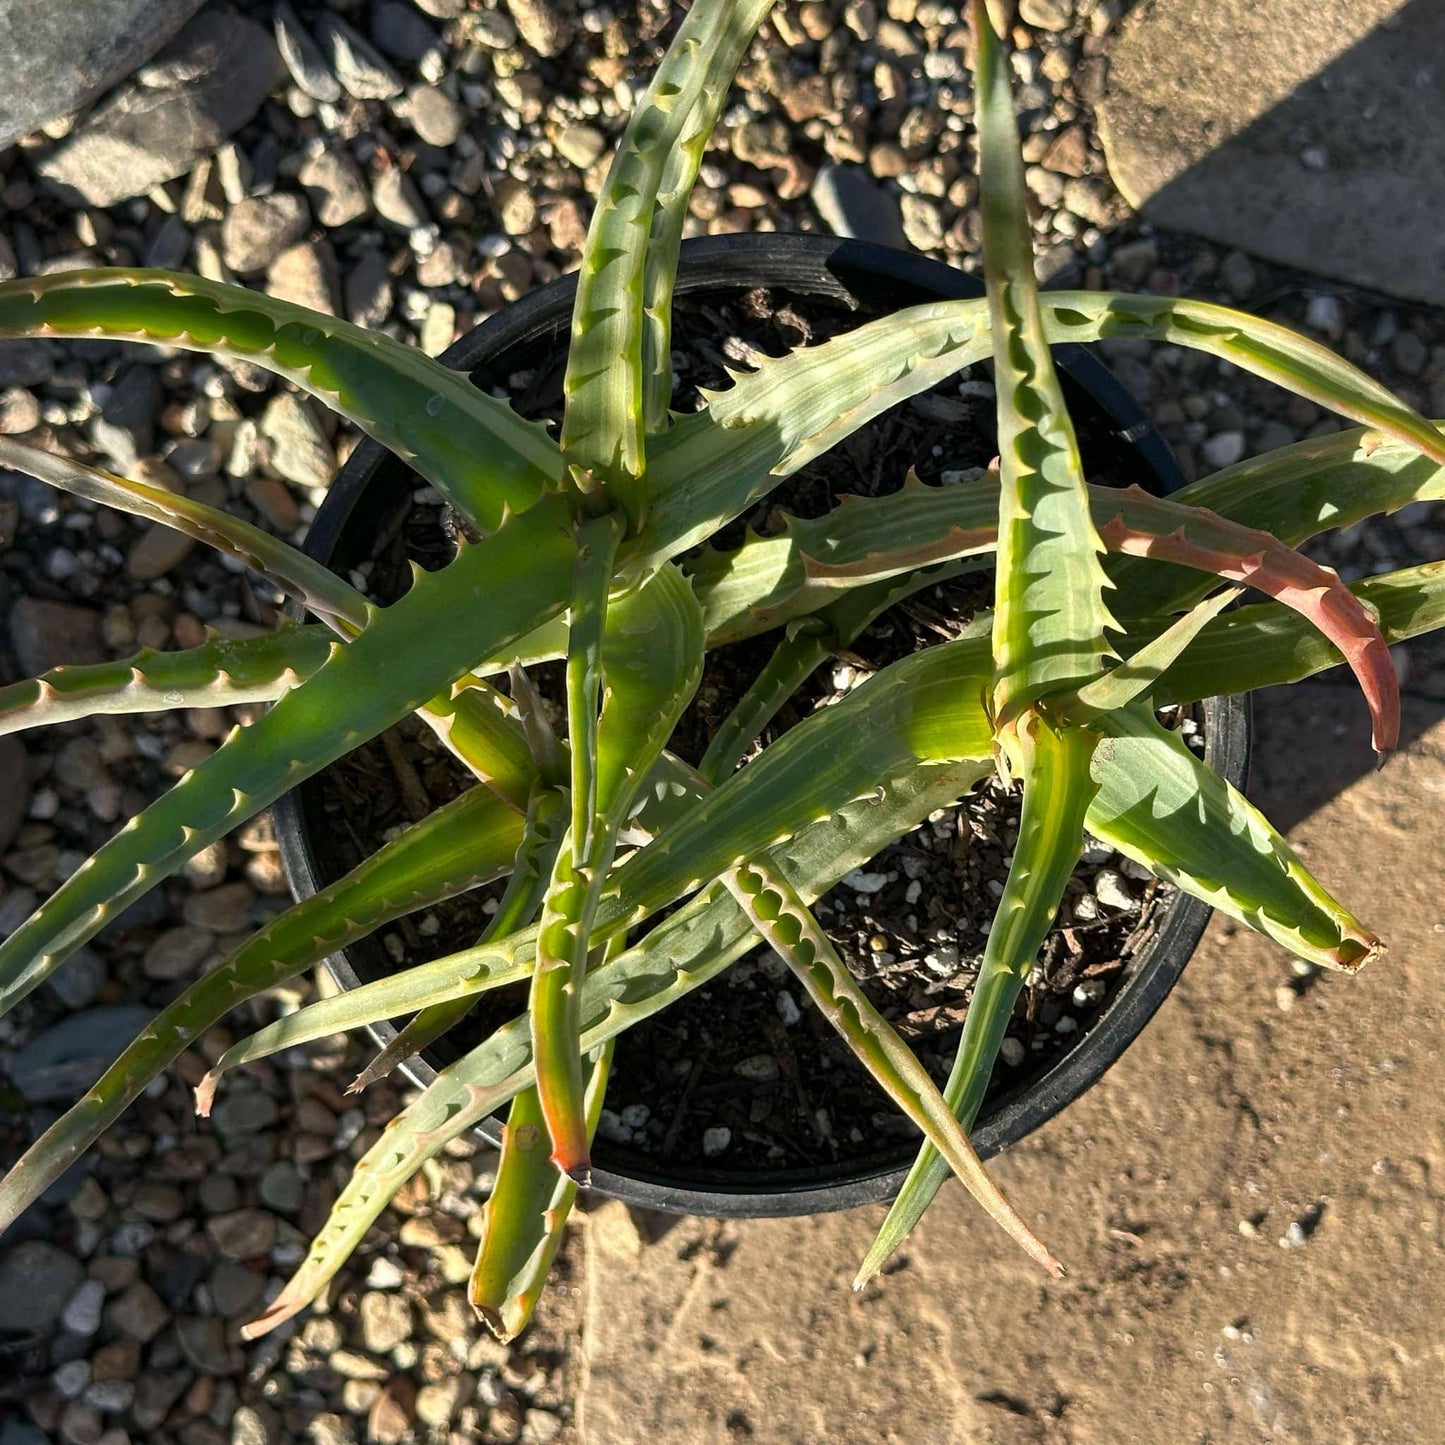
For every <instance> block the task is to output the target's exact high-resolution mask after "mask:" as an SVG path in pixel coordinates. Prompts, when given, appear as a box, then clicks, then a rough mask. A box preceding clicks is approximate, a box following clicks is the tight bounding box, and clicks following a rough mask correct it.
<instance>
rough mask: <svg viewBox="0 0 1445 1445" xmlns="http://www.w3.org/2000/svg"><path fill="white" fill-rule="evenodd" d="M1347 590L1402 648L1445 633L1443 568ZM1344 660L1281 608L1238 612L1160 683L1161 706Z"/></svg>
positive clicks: (1411, 570)
mask: <svg viewBox="0 0 1445 1445" xmlns="http://www.w3.org/2000/svg"><path fill="white" fill-rule="evenodd" d="M1350 591H1351V592H1353V593H1354V594H1355V596H1356V597H1358V598H1359V599H1360V601H1361V602H1362V603H1364V605H1365V606H1366V607H1368V608H1369V609H1370V611H1371V612H1372V613H1374V615H1375V616H1376V618H1377V619H1378V621H1379V624H1380V630H1381V632H1383V633H1384V636H1385V641H1386V642H1389V643H1396V642H1404V641H1406V640H1407V639H1408V638H1411V637H1418V636H1419V635H1420V634H1421V633H1422V632H1433V631H1435V630H1437V629H1438V628H1440V627H1442V626H1445V562H1425V563H1422V564H1421V565H1420V566H1418V567H1406V568H1403V569H1401V570H1400V571H1398V572H1387V573H1385V574H1384V575H1383V576H1379V577H1369V578H1366V579H1365V580H1364V581H1363V582H1355V583H1352V584H1351V585H1350ZM1343 660H1344V659H1343V658H1342V657H1341V655H1340V653H1339V652H1338V651H1337V650H1336V649H1335V648H1334V647H1332V646H1331V645H1330V643H1329V641H1328V640H1327V639H1326V638H1324V637H1322V636H1321V635H1320V633H1319V632H1318V631H1317V630H1316V629H1315V628H1314V627H1313V626H1312V625H1311V624H1310V623H1309V622H1307V621H1306V620H1305V619H1304V618H1303V617H1301V616H1300V614H1299V613H1297V612H1290V611H1287V610H1286V609H1285V608H1284V607H1282V606H1280V605H1279V604H1278V603H1274V602H1265V603H1260V604H1257V605H1255V606H1253V607H1241V608H1240V609H1239V610H1238V611H1236V612H1230V613H1227V614H1226V615H1225V616H1223V617H1220V618H1218V619H1217V620H1216V621H1214V622H1211V623H1210V624H1209V626H1208V627H1206V628H1205V629H1204V631H1203V632H1202V633H1201V634H1200V635H1199V638H1198V640H1197V641H1196V642H1195V643H1194V645H1193V646H1192V647H1191V648H1190V649H1189V651H1188V652H1187V653H1186V654H1185V655H1184V656H1183V657H1181V658H1180V659H1179V660H1178V661H1177V662H1175V663H1174V664H1173V665H1172V666H1171V667H1170V668H1169V670H1168V671H1167V672H1166V673H1165V674H1164V676H1163V677H1161V678H1160V679H1159V683H1158V686H1157V687H1156V688H1155V690H1154V695H1155V698H1156V700H1157V701H1158V702H1159V703H1160V704H1161V705H1163V704H1165V703H1171V702H1197V701H1198V700H1199V699H1201V698H1206V697H1215V696H1218V695H1219V694H1221V693H1225V692H1229V691H1232V690H1236V689H1237V690H1238V691H1240V692H1253V691H1254V689H1255V688H1259V687H1274V686H1277V685H1279V684H1280V683H1287V682H1299V681H1300V680H1301V679H1302V678H1306V677H1312V676H1314V674H1315V673H1317V672H1324V671H1325V670H1326V669H1327V668H1331V667H1335V666H1338V664H1339V663H1341V662H1342V661H1343Z"/></svg>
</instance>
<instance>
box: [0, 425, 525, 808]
mask: <svg viewBox="0 0 1445 1445" xmlns="http://www.w3.org/2000/svg"><path fill="white" fill-rule="evenodd" d="M0 465H6V466H11V467H15V468H17V469H18V470H20V471H23V472H28V473H29V474H30V475H31V476H35V477H39V478H40V479H41V480H42V481H45V482H49V483H50V484H51V485H52V486H57V487H60V488H61V489H62V490H64V491H67V492H71V493H73V494H74V495H76V496H80V497H85V498H87V499H88V500H90V501H93V502H98V503H100V504H101V505H103V506H108V507H114V508H116V509H117V510H118V511H122V512H128V513H130V514H131V515H132V516H138V517H147V518H149V519H150V520H152V521H156V522H161V523H163V524H164V525H166V526H168V527H174V528H175V529H176V530H177V531H180V532H184V533H185V534H186V535H187V536H188V537H194V538H195V539H196V540H197V541H199V542H204V543H205V544H206V545H207V546H210V547H214V548H215V549H216V550H217V551H218V552H221V553H222V554H224V555H225V556H228V557H232V558H234V559H235V560H236V561H238V562H240V563H241V564H242V565H243V566H246V567H250V568H251V569H252V570H253V571H256V572H259V573H260V574H261V575H262V576H263V577H265V578H267V579H268V580H269V581H270V582H272V583H273V584H274V585H275V586H277V587H279V588H280V589H281V590H282V591H283V592H285V593H287V594H288V595H290V596H292V597H296V598H299V599H300V601H301V602H303V603H304V604H305V605H306V606H307V607H309V608H310V609H311V610H312V611H313V612H314V613H316V614H317V616H319V617H321V618H323V619H325V620H326V621H328V622H329V623H330V624H331V625H332V627H334V628H335V629H336V631H337V632H338V633H339V634H340V635H341V636H342V637H346V638H351V637H354V636H356V634H357V633H358V632H360V630H361V629H362V628H363V627H364V626H365V625H366V621H367V617H368V616H369V613H370V604H369V603H368V602H367V600H366V598H365V597H364V596H363V595H362V594H361V593H360V592H358V591H357V590H356V588H354V587H353V586H351V584H350V583H348V582H345V581H343V580H342V579H341V578H340V577H337V576H336V575H335V574H334V573H332V572H331V571H329V570H328V569H327V568H326V567H323V566H322V565H321V563H319V562H317V561H315V560H313V559H312V558H310V557H308V556H306V554H305V553H304V552H300V551H298V550H297V549H296V548H295V547H291V546H288V545H287V544H286V543H285V542H282V541H280V540H278V539H277V538H275V537H273V536H271V534H270V533H269V532H265V531H263V530H262V529H261V528H260V527H255V526H252V525H251V523H249V522H243V521H242V520H241V519H240V518H239V517H233V516H231V515H230V513H228V512H223V511H221V510H219V509H218V508H215V507H208V506H206V505H205V504H204V503H203V502H195V501H192V500H191V499H190V498H189V497H184V496H181V495H179V494H177V493H175V492H168V491H166V490H165V489H164V488H162V487H152V486H147V485H146V484H145V483H143V482H133V481H128V480H127V479H126V478H124V477H117V476H112V475H111V474H110V473H109V472H103V471H101V470H99V469H98V468H96V467H90V466H86V465H84V464H83V463H81V462H76V461H72V460H71V459H70V458H68V457H61V456H55V455H53V454H51V453H50V452H43V451H38V450H37V449H35V448H34V447H26V446H21V445H20V444H19V443H17V442H12V441H9V440H8V439H6V438H4V437H0ZM419 570H420V569H418V568H415V567H413V575H414V576H415V575H416V574H417V573H418V572H419ZM421 713H422V716H423V719H424V720H425V721H426V722H427V723H428V724H429V726H431V728H432V729H433V731H434V732H436V734H437V735H438V736H439V737H440V738H441V739H442V741H443V742H444V743H446V745H447V746H448V747H449V748H450V749H451V750H452V751H453V752H454V753H455V754H456V755H457V757H458V758H460V759H461V761H462V762H463V763H465V764H466V765H467V766H468V767H470V768H471V769H472V771H473V772H475V773H476V774H477V776H478V777H479V778H481V779H482V780H483V781H484V782H486V783H489V784H490V785H491V786H492V787H494V788H495V789H496V790H497V791H498V792H500V793H501V794H502V795H503V796H504V797H506V798H508V799H510V800H511V801H512V802H513V803H514V804H515V805H516V806H517V807H518V808H519V809H521V808H524V807H525V806H526V798H527V790H528V787H529V785H530V781H531V772H532V769H531V765H530V762H529V758H528V753H527V748H526V742H525V739H524V738H523V737H522V736H521V734H520V733H519V731H518V729H517V728H516V726H515V725H514V724H513V722H512V721H511V718H510V713H509V710H508V706H507V704H506V701H505V699H503V698H502V697H501V696H500V694H498V693H497V692H496V690H495V689H494V688H492V687H491V686H490V685H488V684H487V683H485V682H483V681H482V680H481V679H480V678H469V679H467V680H466V681H465V682H464V683H462V684H460V685H459V686H457V687H454V688H452V689H451V691H450V692H449V693H447V694H445V695H442V696H438V697H435V698H432V699H431V700H430V701H428V702H427V703H425V704H423V706H422V708H421Z"/></svg>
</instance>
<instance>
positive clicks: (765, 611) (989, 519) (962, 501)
mask: <svg viewBox="0 0 1445 1445" xmlns="http://www.w3.org/2000/svg"><path fill="white" fill-rule="evenodd" d="M998 505H999V489H998V479H997V477H996V476H991V477H989V478H988V479H985V480H981V481H978V482H970V483H964V484H961V485H958V486H947V487H942V486H940V487H930V486H925V485H924V484H923V483H922V482H920V481H919V480H918V479H917V477H916V476H914V475H913V474H911V473H910V474H909V478H908V480H907V481H906V482H905V483H904V485H903V486H902V487H901V488H900V489H899V490H898V491H896V492H890V493H888V494H887V495H886V496H881V497H843V498H842V499H841V500H840V502H839V504H838V505H837V506H836V507H835V508H834V509H833V510H832V511H831V512H828V513H826V514H825V515H824V516H821V517H816V518H810V519H804V518H800V517H793V516H786V515H785V516H784V518H783V530H782V532H781V534H779V535H777V536H771V537H759V536H757V535H756V534H750V535H749V536H748V538H747V540H746V541H745V542H744V543H743V544H742V546H741V547H738V548H736V549H735V550H733V551H729V552H720V551H715V550H712V549H708V550H705V551H703V552H702V553H700V554H699V555H698V556H697V557H694V558H689V559H688V562H687V572H688V575H689V576H690V577H691V578H692V579H693V585H694V587H695V588H696V589H697V600H698V602H699V604H700V605H701V607H702V610H703V617H704V619H705V621H706V624H707V629H708V645H709V646H710V647H719V646H721V645H723V644H724V643H728V642H736V641H738V640H739V639H741V638H744V637H751V636H753V635H754V634H756V633H758V632H766V631H768V630H769V629H770V628H773V627H777V626H779V625H781V624H782V623H784V622H790V621H792V620H793V619H795V618H798V617H803V616H805V615H807V614H810V613H813V612H816V611H818V610H819V609H821V608H824V607H827V606H829V605H831V604H833V603H835V602H837V601H838V600H839V599H840V597H842V596H843V595H844V594H845V593H847V592H850V591H852V590H854V589H856V588H859V587H861V586H864V585H866V584H870V583H873V582H879V581H883V580H884V579H886V578H889V577H895V576H898V575H899V574H903V573H912V572H915V571H917V570H918V569H920V568H923V567H929V566H933V565H935V564H937V563H940V562H946V561H953V560H956V559H958V558H960V557H967V556H970V555H973V554H975V553H982V552H992V551H993V550H994V548H995V547H996V546H997V544H998ZM933 580H934V581H941V580H942V578H939V577H935V578H934V579H933Z"/></svg>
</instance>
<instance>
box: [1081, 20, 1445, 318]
mask: <svg viewBox="0 0 1445 1445" xmlns="http://www.w3.org/2000/svg"><path fill="white" fill-rule="evenodd" d="M1442 57H1445V4H1441V3H1440V0H1215V3H1212V4H1209V5H1200V4H1198V3H1197V0H1154V3H1152V4H1149V5H1140V6H1138V7H1137V8H1135V9H1134V10H1133V11H1132V12H1131V13H1130V15H1129V17H1128V19H1127V20H1126V21H1125V22H1124V24H1123V26H1122V28H1121V30H1120V33H1119V36H1118V38H1117V39H1116V41H1115V42H1114V45H1113V48H1112V51H1111V53H1110V58H1109V84H1108V91H1107V93H1106V95H1105V96H1104V99H1103V101H1102V102H1101V105H1100V109H1099V128H1100V133H1101V135H1102V138H1103V142H1104V150H1105V153H1106V155H1107V157H1108V162H1109V170H1110V173H1111V174H1112V175H1113V177H1114V181H1115V183H1116V184H1117V185H1118V187H1119V189H1120V191H1122V192H1123V194H1124V196H1125V198H1126V199H1127V200H1128V201H1129V202H1130V203H1131V204H1132V205H1135V206H1137V207H1139V208H1141V209H1142V210H1143V212H1144V214H1145V215H1146V216H1148V217H1150V218H1151V219H1153V220H1154V221H1156V222H1158V223H1159V224H1161V225H1165V226H1171V227H1175V228H1178V229H1180V230H1185V231H1193V232H1195V233H1196V234H1198V235H1203V236H1208V237H1211V238H1212V239H1214V240H1216V241H1222V242H1224V243H1225V244H1227V245H1233V246H1238V247H1240V248H1241V249H1242V250H1245V251H1251V252H1253V253H1254V254H1256V255H1259V256H1266V257H1268V258H1270V259H1272V260H1276V261H1281V262H1284V263H1286V264H1288V265H1292V266H1298V267H1299V268H1301V269H1302V270H1306V271H1315V272H1319V273H1321V274H1323V275H1327V276H1334V277H1338V278H1340V279H1341V280H1345V281H1352V282H1354V283H1356V284H1358V285H1363V286H1370V287H1373V288H1376V289H1378V290H1381V291H1385V292H1388V293H1390V294H1392V295H1395V296H1399V297H1402V298H1405V299H1409V300H1416V301H1425V302H1428V303H1431V304H1434V305H1445V188H1442V186H1441V185H1440V178H1441V177H1442V176H1445V124H1442V121H1445V60H1442Z"/></svg>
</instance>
